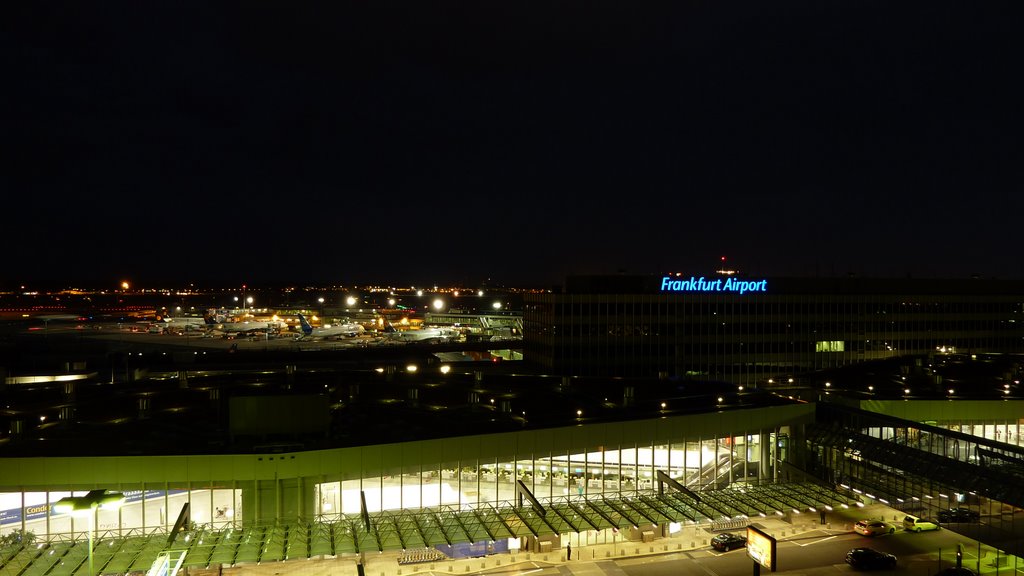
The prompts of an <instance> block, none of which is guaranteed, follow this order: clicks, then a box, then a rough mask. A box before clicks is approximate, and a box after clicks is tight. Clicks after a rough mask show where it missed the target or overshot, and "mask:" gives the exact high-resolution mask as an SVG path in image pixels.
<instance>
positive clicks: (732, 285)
mask: <svg viewBox="0 0 1024 576" xmlns="http://www.w3.org/2000/svg"><path fill="white" fill-rule="evenodd" d="M767 289H768V281H767V280H758V281H756V282H748V281H746V280H736V279H734V278H728V279H727V280H725V282H722V279H721V278H719V279H717V280H705V279H704V277H703V276H701V277H700V278H694V277H693V276H690V279H689V280H673V279H672V277H671V276H665V277H664V278H662V279H661V291H662V292H738V293H740V294H743V293H744V292H767Z"/></svg>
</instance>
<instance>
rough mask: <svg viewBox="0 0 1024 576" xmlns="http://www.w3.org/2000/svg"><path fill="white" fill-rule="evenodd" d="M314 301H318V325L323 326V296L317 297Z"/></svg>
mask: <svg viewBox="0 0 1024 576" xmlns="http://www.w3.org/2000/svg"><path fill="white" fill-rule="evenodd" d="M316 301H317V302H319V303H320V325H321V326H323V322H324V297H323V296H321V297H319V298H317V299H316Z"/></svg>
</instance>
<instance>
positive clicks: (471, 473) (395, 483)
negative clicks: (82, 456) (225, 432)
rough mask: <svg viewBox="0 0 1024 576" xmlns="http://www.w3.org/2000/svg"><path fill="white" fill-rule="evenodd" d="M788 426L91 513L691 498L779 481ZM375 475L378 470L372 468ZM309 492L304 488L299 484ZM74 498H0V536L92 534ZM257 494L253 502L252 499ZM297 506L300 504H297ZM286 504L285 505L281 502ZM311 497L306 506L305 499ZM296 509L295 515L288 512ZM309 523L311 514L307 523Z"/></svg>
mask: <svg viewBox="0 0 1024 576" xmlns="http://www.w3.org/2000/svg"><path fill="white" fill-rule="evenodd" d="M788 437H789V428H788V427H782V428H779V429H773V430H768V431H762V430H752V431H749V432H747V433H745V434H743V435H738V436H724V437H712V438H700V437H698V438H692V439H687V438H679V439H666V440H662V441H657V442H653V443H651V444H649V445H643V446H640V445H636V444H631V445H629V446H606V447H599V449H595V450H589V451H585V452H582V451H567V452H566V453H560V454H553V453H546V454H523V455H517V456H515V457H514V458H511V459H501V458H490V459H480V458H474V459H472V460H459V461H449V462H434V463H431V464H429V465H425V464H422V463H421V462H419V461H417V462H414V463H410V464H409V465H408V466H401V465H399V466H397V467H395V468H393V469H390V470H384V472H385V474H372V475H370V474H367V470H362V471H361V470H359V469H352V470H349V471H347V472H344V473H342V474H341V476H340V477H339V478H338V479H336V480H332V479H330V478H326V477H325V478H321V479H320V480H321V481H315V480H317V479H315V478H313V479H306V480H299V481H298V484H297V485H296V484H292V483H289V484H288V485H289V486H299V487H298V488H297V489H296V490H292V489H286V490H281V491H280V492H277V493H274V492H271V489H270V488H268V486H275V485H276V483H273V482H255V483H252V482H234V481H227V480H226V481H221V482H204V483H203V485H202V486H200V485H197V483H174V482H170V483H161V484H160V485H143V486H126V485H124V486H110V487H109V488H110V489H113V490H118V491H121V492H123V493H124V494H125V495H126V497H127V501H126V502H125V504H124V505H123V506H121V508H119V509H117V510H99V511H97V517H96V520H95V522H96V525H95V527H94V528H95V529H96V530H97V533H98V534H100V535H102V534H109V535H115V536H125V535H132V534H143V533H145V534H148V533H150V532H152V531H153V530H158V531H170V530H171V528H172V527H173V526H174V524H175V521H176V520H177V518H178V515H179V513H180V511H181V510H182V507H183V505H184V504H186V503H188V505H189V520H190V522H191V523H193V524H195V525H199V526H206V527H207V528H209V529H211V530H224V529H227V528H233V527H242V526H246V525H251V524H255V523H261V524H267V523H274V522H280V521H287V522H296V521H299V522H301V521H303V520H304V519H305V520H313V521H315V522H336V521H339V520H341V519H343V518H345V517H346V516H351V515H353V514H354V515H358V514H359V513H360V512H361V510H362V503H363V502H364V499H365V506H366V511H367V512H370V513H375V512H381V511H399V510H419V509H425V508H426V509H437V508H438V507H444V508H447V509H452V510H472V509H477V508H481V507H486V506H503V505H507V504H508V503H510V502H515V501H516V498H517V494H516V486H517V481H521V482H522V483H523V485H524V486H526V488H527V489H528V490H529V491H530V493H531V494H533V495H534V496H535V497H536V498H537V499H538V500H539V501H541V502H552V501H556V500H559V501H564V500H573V499H577V498H578V499H580V500H583V499H586V498H593V497H600V496H608V497H611V498H618V497H620V496H621V495H628V494H637V493H647V494H650V493H652V492H654V491H656V490H657V475H658V473H659V472H662V473H664V474H667V475H668V476H669V477H671V478H672V479H674V480H676V481H677V482H679V483H681V484H683V485H685V486H686V487H687V488H688V489H691V490H693V491H694V492H700V491H705V490H709V489H715V488H723V487H726V486H729V485H732V484H734V483H737V482H746V483H750V484H758V483H764V482H773V481H776V480H778V477H777V475H778V470H779V467H778V466H777V465H775V464H774V463H775V462H777V461H780V460H785V458H786V457H787V445H788ZM378 470H379V469H378ZM306 485H309V486H311V489H303V488H301V486H306ZM85 493H86V491H85V490H78V491H73V492H72V491H66V490H62V491H50V492H46V491H27V492H7V493H2V494H0V532H4V533H6V532H9V531H11V530H27V531H30V532H32V533H34V534H35V535H36V536H37V537H42V538H64V537H70V538H75V537H82V536H83V535H84V534H86V533H87V532H86V531H87V530H89V528H90V520H89V519H88V514H86V516H72V515H71V514H66V513H65V514H58V513H56V512H55V511H54V510H53V505H54V504H55V503H56V502H57V501H58V500H60V499H61V498H64V497H66V496H72V495H73V496H82V495H84V494H85ZM257 493H258V494H262V496H261V497H260V502H259V503H257V500H256V498H255V497H254V495H255V494H257ZM296 499H297V500H302V502H297V501H295V500H296ZM286 500H287V501H286ZM309 500H312V502H310V501H309ZM294 511H299V513H297V514H296V513H294ZM310 516H312V517H310Z"/></svg>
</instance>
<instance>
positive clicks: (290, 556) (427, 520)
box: [0, 483, 856, 576]
mask: <svg viewBox="0 0 1024 576" xmlns="http://www.w3.org/2000/svg"><path fill="white" fill-rule="evenodd" d="M855 502H856V500H855V499H854V498H851V497H848V496H846V495H845V494H842V493H840V492H836V491H834V490H831V489H829V488H825V487H821V486H817V485H813V484H803V483H786V484H765V485H759V486H749V485H741V484H734V485H733V486H731V487H729V488H726V489H722V490H715V491H707V492H697V493H694V492H689V493H684V492H678V491H673V492H665V493H664V494H662V495H658V494H657V493H656V492H654V491H651V492H631V493H628V494H618V495H617V497H612V496H611V495H608V494H606V495H604V496H589V497H588V496H571V497H560V498H555V499H551V500H546V501H545V502H544V504H543V506H544V509H543V513H542V512H541V510H540V509H537V508H534V507H533V506H530V505H527V506H523V507H517V506H514V505H513V503H511V502H496V503H485V504H480V505H477V506H474V507H472V508H467V509H457V508H453V507H451V506H438V507H434V508H424V509H418V510H387V511H382V512H376V513H373V514H370V515H369V518H370V524H369V527H370V528H369V530H367V528H366V524H365V523H364V518H363V516H362V515H360V514H345V515H342V516H341V517H340V518H339V519H338V520H337V521H334V522H315V523H295V524H283V523H279V524H274V525H270V526H249V527H244V528H235V529H228V530H211V529H209V528H208V527H205V526H202V527H199V528H198V529H196V530H193V531H191V532H188V533H186V534H182V535H179V537H178V538H177V539H176V543H175V544H174V545H173V547H172V548H173V549H175V550H184V551H185V552H186V557H185V560H184V562H183V564H182V565H183V566H196V567H206V566H209V565H212V564H223V565H225V566H230V565H233V564H237V563H240V562H261V561H281V560H295V559H304V558H311V557H314V556H335V555H340V554H346V553H359V552H377V551H383V550H409V549H416V548H426V547H433V546H436V545H444V544H447V545H452V544H458V543H469V542H486V541H495V540H498V539H501V538H513V537H522V536H538V537H539V536H546V535H550V534H564V533H568V532H582V531H586V530H602V529H606V528H613V527H614V528H618V529H623V530H624V529H628V528H631V527H634V526H641V525H646V524H652V523H665V522H679V523H707V522H709V521H714V522H717V521H722V520H730V521H735V520H737V519H744V518H747V517H751V518H755V517H758V516H762V515H763V516H768V515H773V514H774V515H781V514H785V513H789V512H792V511H793V510H797V511H800V512H810V511H813V510H815V509H826V506H833V507H836V506H842V505H852V504H854V503H855ZM79 536H82V535H79ZM166 544H167V535H166V534H162V533H161V534H149V535H143V534H139V533H138V532H129V535H128V536H126V537H113V536H112V534H110V533H107V534H102V533H101V534H100V535H99V539H98V540H97V546H96V550H95V553H94V562H95V566H96V572H97V573H98V574H113V573H120V574H124V573H128V572H132V571H136V570H143V571H144V570H148V568H149V567H150V565H151V564H152V563H153V561H154V560H156V558H157V556H158V555H159V554H160V552H162V551H164V550H165V547H166ZM87 551H88V544H87V543H86V541H85V539H84V538H81V539H80V540H72V539H68V538H59V539H57V540H55V541H52V542H49V543H42V544H40V543H38V542H36V543H33V544H31V545H27V546H24V547H22V548H13V549H6V550H3V551H0V574H22V575H23V576H34V575H39V576H41V575H43V574H45V575H46V576H73V575H77V576H85V575H86V573H87V572H88V566H87V563H86V561H85V559H86V557H87Z"/></svg>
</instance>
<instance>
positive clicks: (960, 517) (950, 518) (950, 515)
mask: <svg viewBox="0 0 1024 576" xmlns="http://www.w3.org/2000/svg"><path fill="white" fill-rule="evenodd" d="M980 519H981V514H979V513H978V511H977V510H971V509H970V508H964V507H960V508H950V509H949V510H942V511H941V512H939V522H977V521H978V520H980Z"/></svg>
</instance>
